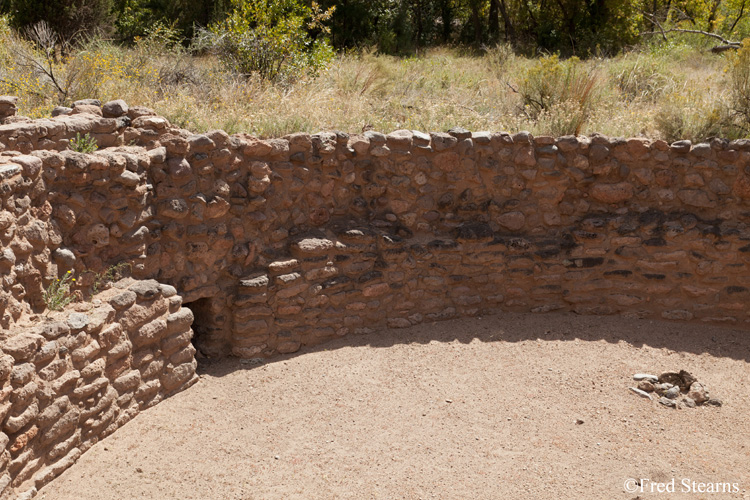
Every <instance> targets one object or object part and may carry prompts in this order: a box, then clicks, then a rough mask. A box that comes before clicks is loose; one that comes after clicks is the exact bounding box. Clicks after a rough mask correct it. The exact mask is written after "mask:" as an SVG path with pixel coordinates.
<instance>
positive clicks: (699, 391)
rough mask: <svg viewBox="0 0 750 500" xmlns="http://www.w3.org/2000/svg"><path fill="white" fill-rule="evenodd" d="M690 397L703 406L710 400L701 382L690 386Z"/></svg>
mask: <svg viewBox="0 0 750 500" xmlns="http://www.w3.org/2000/svg"><path fill="white" fill-rule="evenodd" d="M688 397H689V398H691V399H692V400H693V401H695V403H696V404H703V403H705V402H706V401H708V399H709V398H708V394H707V392H706V389H705V387H703V385H702V384H701V383H700V382H693V384H692V385H691V386H690V392H688Z"/></svg>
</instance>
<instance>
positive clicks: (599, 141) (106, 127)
mask: <svg viewBox="0 0 750 500" xmlns="http://www.w3.org/2000/svg"><path fill="white" fill-rule="evenodd" d="M12 108H13V102H12V99H9V98H0V118H2V116H5V117H6V118H4V120H5V124H4V125H0V199H1V200H2V207H1V208H0V272H1V273H2V288H0V327H2V328H3V331H2V335H1V336H0V349H2V352H3V353H4V354H3V355H2V357H0V360H4V361H2V362H0V364H2V367H0V368H2V369H0V379H2V381H3V382H2V394H6V396H4V398H5V399H3V401H4V402H3V403H0V404H2V406H1V408H3V409H2V410H0V412H3V413H1V415H0V416H2V418H0V421H2V423H3V434H0V445H2V444H3V443H2V441H5V445H4V449H5V452H4V453H3V454H2V458H1V459H0V470H2V471H5V476H2V477H3V479H0V487H3V486H4V487H6V488H8V485H9V484H10V487H9V488H10V489H6V490H5V491H31V492H33V488H35V487H39V486H41V485H42V484H44V483H45V482H46V481H48V480H49V479H50V478H51V477H54V475H56V474H57V473H59V472H60V471H61V470H62V469H64V467H65V466H67V464H69V463H72V461H74V460H75V458H77V456H78V454H80V453H81V452H82V451H85V449H86V448H87V447H89V446H90V445H91V444H93V443H94V442H95V441H96V440H97V439H100V438H101V437H103V436H104V435H106V434H108V433H109V432H112V431H113V430H114V429H116V428H117V427H118V426H119V425H122V424H123V423H124V422H125V421H127V420H128V419H129V418H132V415H133V414H134V413H135V412H137V411H139V410H140V409H142V408H145V407H147V406H149V405H150V404H153V403H154V402H157V401H159V400H160V399H161V398H162V397H163V396H165V395H167V394H169V393H171V392H174V391H177V390H180V389H181V388H184V387H186V386H187V385H189V384H190V383H192V381H193V380H194V373H195V362H194V359H193V352H194V351H193V347H192V346H191V345H190V339H191V335H192V331H191V330H190V322H191V321H192V318H193V316H194V317H195V321H194V323H193V327H192V328H193V330H194V331H195V338H194V340H193V341H194V343H195V344H196V346H197V347H198V348H199V349H200V350H202V351H203V352H204V354H206V355H208V356H223V355H234V356H240V357H246V358H252V357H264V356H271V355H274V354H276V353H289V352H294V351H296V350H298V349H299V348H300V347H301V346H303V345H311V344H315V343H319V342H322V341H324V340H326V339H329V338H333V337H337V336H341V335H346V334H350V333H358V332H366V331H372V330H374V329H377V328H381V327H384V326H389V327H407V326H410V325H414V324H419V323H422V322H425V321H436V320H441V319H447V318H454V317H465V316H474V315H479V314H487V313H491V312H496V311H502V310H512V311H531V312H546V311H552V310H558V311H573V312H576V313H580V314H622V315H627V316H632V317H656V318H666V319H673V320H692V321H703V322H708V323H725V324H731V325H736V326H740V327H745V326H746V325H747V324H748V322H749V321H750V316H749V315H748V309H747V307H746V303H747V300H748V298H750V268H748V263H749V262H750V228H748V225H747V224H748V220H749V219H748V218H749V217H750V203H749V202H748V200H750V141H747V140H742V141H733V142H727V141H724V140H721V139H714V140H712V141H710V142H709V143H704V144H691V143H690V142H688V141H680V142H676V143H674V144H667V143H666V142H663V141H648V140H646V139H627V140H625V139H619V138H607V137H603V136H593V137H560V138H552V137H532V136H531V135H529V134H528V133H518V134H515V135H509V134H505V133H488V132H478V133H470V132H468V131H465V130H461V129H455V130H452V131H450V132H449V133H435V134H430V135H427V134H423V133H420V132H414V131H406V130H402V131H396V132H393V133H391V134H388V135H383V134H380V133H376V132H367V133H365V134H363V135H357V136H350V135H347V134H343V133H335V132H326V133H320V134H315V135H308V134H293V135H290V136H287V137H285V138H280V139H270V140H259V139H257V138H254V137H251V136H248V135H243V134H240V135H235V136H229V135H227V134H226V133H224V132H222V131H212V132H209V133H206V134H198V135H196V134H192V133H191V132H189V131H185V130H181V129H178V128H175V127H172V126H171V125H170V124H169V122H168V121H167V120H166V119H164V118H162V117H158V116H156V115H155V114H154V113H153V112H152V111H151V110H148V109H145V108H140V107H134V108H130V107H128V106H127V104H125V103H124V102H122V101H114V102H111V103H106V104H105V105H103V106H101V105H100V103H97V102H95V101H83V102H79V103H77V104H76V106H75V107H74V108H73V109H72V110H71V109H68V110H60V112H62V113H63V114H61V115H60V116H56V117H54V118H49V119H42V120H36V121H30V120H26V119H23V118H21V117H17V116H14V114H13V112H12ZM4 110H5V111H4ZM8 110H10V111H8ZM66 113H69V114H66ZM85 133H88V134H90V135H91V136H92V137H94V138H96V140H97V141H98V142H99V145H100V147H101V148H100V150H99V151H97V152H95V153H93V154H82V153H76V152H73V151H71V150H69V149H67V147H68V141H69V140H70V139H72V138H74V137H75V136H76V134H85ZM119 263H127V264H128V265H129V268H130V272H131V275H132V279H133V280H134V281H125V282H121V283H120V284H119V285H118V287H116V288H113V289H112V290H109V291H107V292H105V294H104V295H102V296H101V297H99V296H96V297H95V298H94V300H95V302H83V303H81V304H78V305H75V306H74V307H77V308H84V309H85V308H86V307H91V308H92V309H91V310H90V312H86V314H88V315H89V316H90V317H93V318H95V319H91V318H90V319H91V321H90V323H89V324H88V326H85V327H82V328H78V329H76V328H73V326H71V324H70V321H71V320H70V318H71V317H72V316H71V314H73V312H75V311H74V309H69V310H66V311H65V312H63V313H60V314H61V316H59V317H58V316H54V318H55V321H54V322H52V323H50V322H47V321H46V320H44V319H43V318H41V317H40V316H39V315H40V314H41V313H43V312H44V302H43V300H42V296H43V295H42V294H43V291H44V290H45V288H46V287H47V286H48V285H49V283H51V282H52V280H54V279H57V278H58V277H61V276H63V275H64V274H65V273H66V272H68V271H71V273H72V274H73V275H74V276H76V278H77V282H76V283H77V287H78V289H79V293H81V295H82V296H84V297H88V296H89V294H90V293H91V291H92V285H93V282H94V279H95V273H101V272H103V271H105V270H106V269H107V268H108V267H109V266H112V265H116V264H119ZM152 280H155V281H152ZM133 287H135V288H133ZM126 288H127V289H129V291H125V289H126ZM139 290H140V291H139ZM123 294H125V295H127V296H128V297H129V298H128V300H127V301H125V303H126V305H124V306H122V307H120V306H118V304H120V302H118V301H120V300H121V298H118V297H122V296H123ZM133 295H135V297H136V298H135V302H132V303H131V302H130V298H132V297H133ZM122 300H124V299H122ZM96 301H98V302H96ZM87 304H88V305H87ZM93 304H96V305H93ZM183 306H185V307H183ZM188 308H189V309H188ZM35 315H36V316H35ZM34 318H35V319H36V323H35V322H34V321H33V320H34ZM29 325H31V326H29ZM50 325H59V326H50ZM92 325H93V326H92ZM118 325H119V326H118ZM50 329H51V330H50ZM50 332H52V333H50ZM16 344H18V345H21V346H25V347H24V348H23V349H20V348H19V347H13V346H14V345H16ZM52 366H54V367H55V368H50V367H52ZM123 377H125V378H123ZM68 379H70V380H68ZM32 389H33V390H32ZM55 412H57V413H55ZM53 414H54V415H55V416H54V418H53V417H50V416H49V415H53ZM58 414H59V415H58ZM63 415H65V417H64V418H63V419H62V420H60V421H65V422H68V420H70V422H71V423H68V424H65V425H66V426H69V427H65V429H64V430H60V431H59V432H58V431H55V432H52V431H50V429H51V428H53V427H55V425H56V424H54V421H57V420H58V419H59V417H62V416H63ZM50 426H51V427H50ZM50 433H52V434H54V435H55V436H54V437H50ZM55 450H57V451H55Z"/></svg>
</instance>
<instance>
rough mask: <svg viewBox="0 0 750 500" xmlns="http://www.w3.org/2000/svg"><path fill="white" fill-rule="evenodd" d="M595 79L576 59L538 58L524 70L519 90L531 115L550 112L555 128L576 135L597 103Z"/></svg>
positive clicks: (538, 115)
mask: <svg viewBox="0 0 750 500" xmlns="http://www.w3.org/2000/svg"><path fill="white" fill-rule="evenodd" d="M597 81H598V78H597V75H596V74H595V73H594V72H593V71H591V70H586V69H585V68H584V66H583V65H582V64H581V61H580V60H579V59H577V58H575V57H573V58H570V59H568V60H566V61H561V60H560V59H559V57H558V56H557V55H551V56H545V57H542V58H540V59H538V60H537V61H536V63H535V64H533V65H532V66H531V67H530V68H529V69H528V70H527V71H526V74H525V76H524V78H523V79H522V80H521V84H520V86H519V89H518V92H519V93H520V94H521V97H522V99H523V105H524V109H525V111H526V113H527V114H528V116H529V117H530V118H532V119H539V118H541V117H542V116H543V115H544V116H546V117H547V118H549V116H550V115H552V117H553V119H554V122H555V123H556V124H557V125H556V127H555V128H556V129H558V130H561V131H562V130H563V129H564V133H566V134H576V135H577V134H578V133H580V131H581V128H582V127H583V125H584V123H585V122H586V120H587V118H588V116H589V114H590V113H591V111H592V108H593V106H594V104H595V103H596V100H597V97H598V87H597ZM561 113H562V114H561ZM563 125H564V126H563Z"/></svg>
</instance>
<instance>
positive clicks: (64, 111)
mask: <svg viewBox="0 0 750 500" xmlns="http://www.w3.org/2000/svg"><path fill="white" fill-rule="evenodd" d="M72 112H73V108H69V107H67V106H55V107H54V108H52V116H53V117H55V116H62V115H69V114H70V113H72Z"/></svg>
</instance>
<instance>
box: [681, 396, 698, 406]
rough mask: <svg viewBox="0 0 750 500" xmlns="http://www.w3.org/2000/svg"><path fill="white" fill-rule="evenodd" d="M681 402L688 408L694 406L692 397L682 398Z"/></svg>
mask: <svg viewBox="0 0 750 500" xmlns="http://www.w3.org/2000/svg"><path fill="white" fill-rule="evenodd" d="M682 404H684V405H685V406H687V407H688V408H695V401H693V398H690V397H688V396H685V397H684V398H682Z"/></svg>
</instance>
